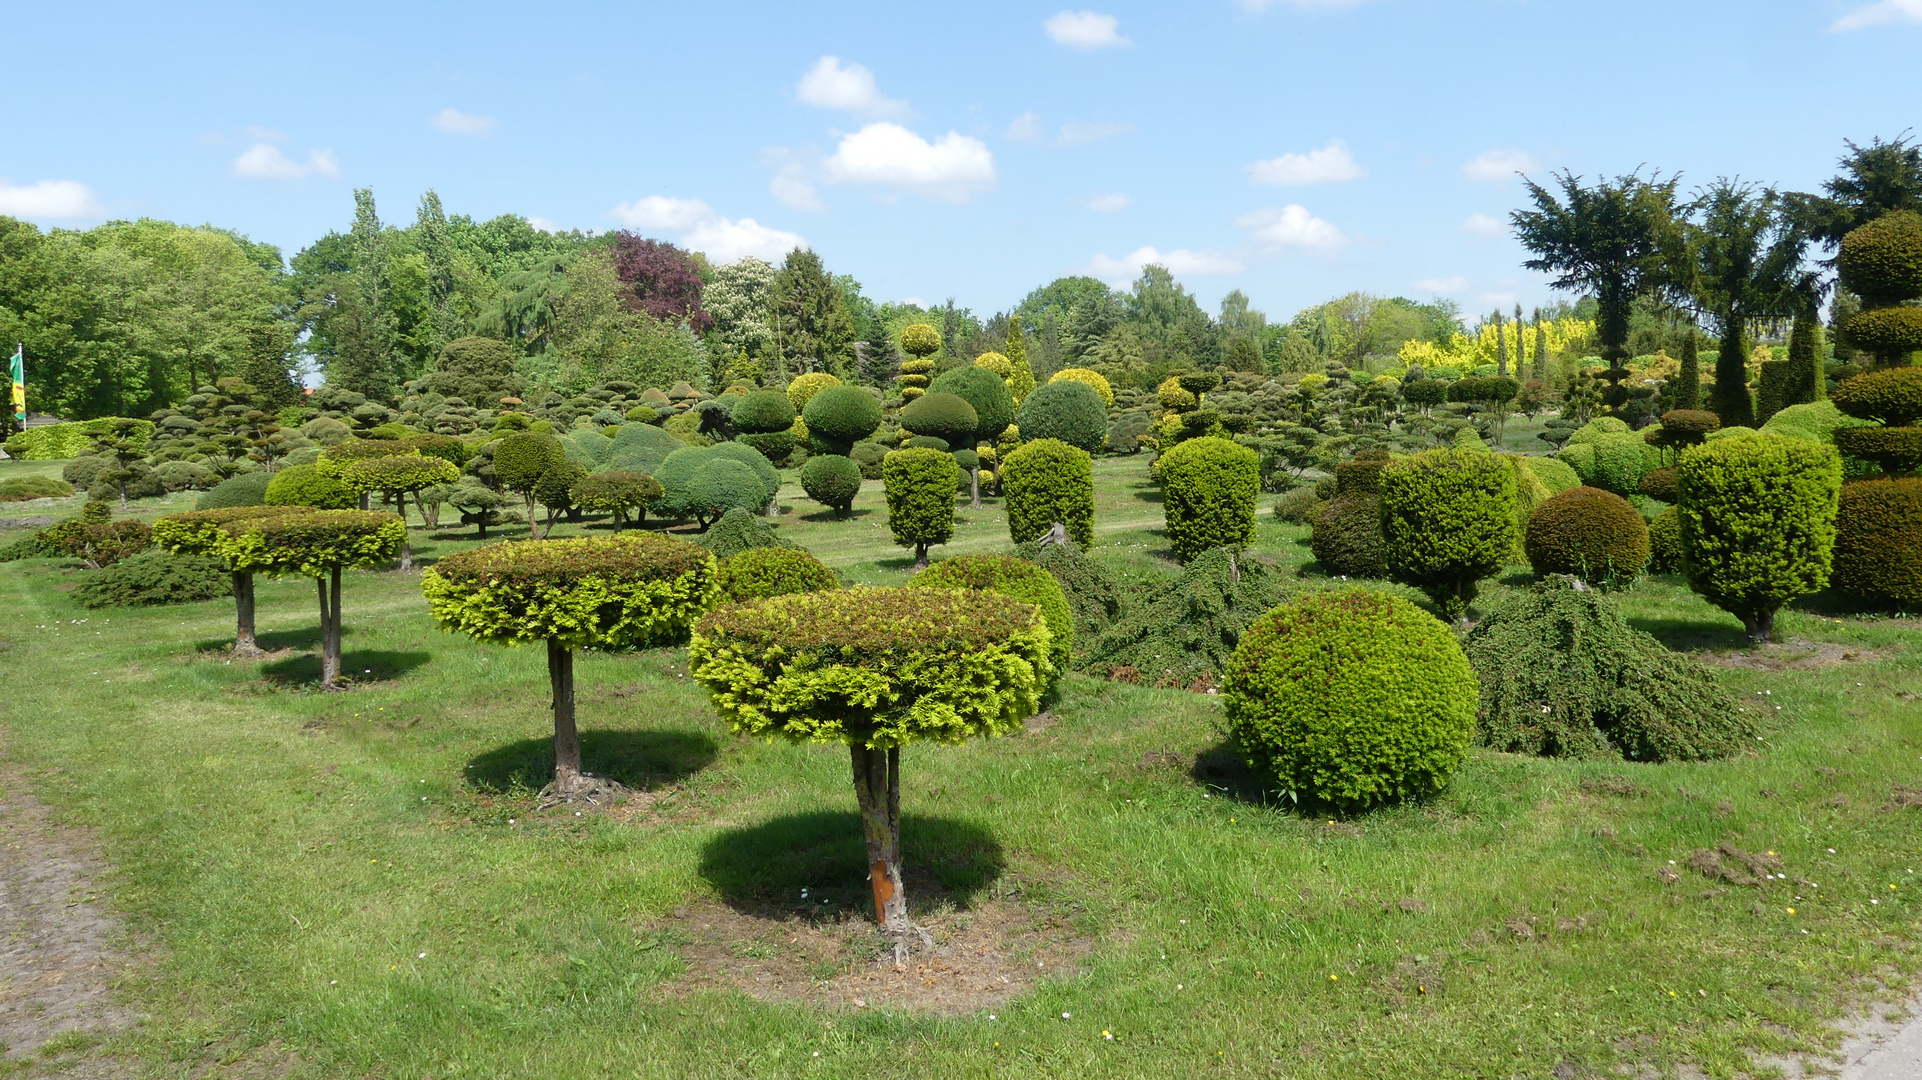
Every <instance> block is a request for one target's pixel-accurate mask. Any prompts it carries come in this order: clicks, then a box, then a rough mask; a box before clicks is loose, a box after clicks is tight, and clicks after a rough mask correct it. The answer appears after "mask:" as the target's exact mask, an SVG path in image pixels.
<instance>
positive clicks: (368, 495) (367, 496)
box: [360, 491, 374, 510]
mask: <svg viewBox="0 0 1922 1080" xmlns="http://www.w3.org/2000/svg"><path fill="white" fill-rule="evenodd" d="M373 494H374V493H373V492H371V491H363V492H361V493H360V508H361V509H362V510H371V509H373V506H372V505H371V502H370V500H371V499H372V497H373Z"/></svg>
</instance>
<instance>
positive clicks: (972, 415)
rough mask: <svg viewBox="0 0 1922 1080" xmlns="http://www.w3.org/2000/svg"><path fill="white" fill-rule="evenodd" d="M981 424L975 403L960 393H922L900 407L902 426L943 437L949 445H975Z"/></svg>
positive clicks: (990, 376) (939, 437)
mask: <svg viewBox="0 0 1922 1080" xmlns="http://www.w3.org/2000/svg"><path fill="white" fill-rule="evenodd" d="M975 370H977V371H978V370H980V369H979V368H977V369H975ZM989 378H993V375H992V374H989ZM979 424H980V416H979V415H978V414H977V413H976V412H975V411H974V406H972V405H970V404H968V402H967V399H965V398H963V397H961V396H960V395H958V394H947V393H927V394H923V395H921V396H920V397H918V398H915V399H914V400H913V401H911V402H909V403H908V404H907V405H906V406H905V407H903V408H902V410H901V426H902V427H904V428H906V429H907V430H909V431H912V432H914V433H915V434H916V435H919V436H922V437H923V438H929V439H940V440H941V441H942V442H944V443H946V444H948V446H949V447H968V448H972V447H973V446H974V434H975V429H976V427H977V426H978V425H979Z"/></svg>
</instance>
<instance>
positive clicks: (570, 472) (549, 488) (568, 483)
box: [534, 461, 588, 511]
mask: <svg viewBox="0 0 1922 1080" xmlns="http://www.w3.org/2000/svg"><path fill="white" fill-rule="evenodd" d="M587 475H588V473H587V470H586V469H584V468H582V467H581V466H580V465H578V464H576V463H575V462H572V461H557V462H555V463H554V464H552V465H549V466H548V467H547V471H546V472H544V473H542V474H541V478H540V479H539V480H536V481H534V501H535V502H537V503H540V504H541V505H542V506H545V507H547V508H548V510H550V511H560V510H571V509H573V507H574V485H575V484H577V483H579V482H581V481H582V480H585V479H587Z"/></svg>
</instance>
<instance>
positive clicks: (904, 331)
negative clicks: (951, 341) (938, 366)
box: [901, 323, 941, 358]
mask: <svg viewBox="0 0 1922 1080" xmlns="http://www.w3.org/2000/svg"><path fill="white" fill-rule="evenodd" d="M901 351H902V352H904V353H907V354H908V355H909V356H912V357H916V358H920V357H923V356H933V355H934V354H935V353H938V352H940V351H941V331H939V330H936V329H935V328H934V327H932V326H930V325H928V324H927V323H909V324H908V325H906V326H904V327H902V328H901Z"/></svg>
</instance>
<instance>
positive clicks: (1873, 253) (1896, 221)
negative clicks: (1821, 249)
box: [1835, 210, 1922, 332]
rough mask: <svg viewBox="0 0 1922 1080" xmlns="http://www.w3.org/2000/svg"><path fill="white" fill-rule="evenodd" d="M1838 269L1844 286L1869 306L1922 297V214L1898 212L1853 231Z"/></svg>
mask: <svg viewBox="0 0 1922 1080" xmlns="http://www.w3.org/2000/svg"><path fill="white" fill-rule="evenodd" d="M1835 268H1836V270H1837V271H1838V272H1839V274H1840V275H1841V278H1842V284H1843V285H1844V286H1845V287H1846V288H1848V289H1849V290H1850V291H1851V292H1854V293H1855V294H1857V295H1858V296H1860V297H1861V298H1862V300H1863V302H1864V303H1865V304H1867V305H1868V306H1870V307H1882V306H1885V305H1892V304H1899V303H1901V302H1902V301H1904V300H1911V299H1914V298H1915V297H1918V296H1922V215H1918V214H1917V213H1915V212H1914V211H1913V210H1897V211H1895V212H1893V213H1888V214H1883V215H1882V216H1880V217H1878V218H1875V219H1874V220H1872V221H1870V222H1869V223H1868V224H1866V225H1864V226H1862V227H1861V228H1859V229H1853V230H1850V232H1849V233H1848V235H1846V236H1844V237H1842V247H1841V250H1840V251H1838V252H1837V253H1836V256H1835ZM1851 332H1852V331H1851Z"/></svg>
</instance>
